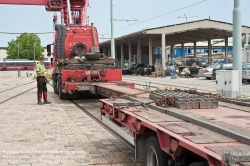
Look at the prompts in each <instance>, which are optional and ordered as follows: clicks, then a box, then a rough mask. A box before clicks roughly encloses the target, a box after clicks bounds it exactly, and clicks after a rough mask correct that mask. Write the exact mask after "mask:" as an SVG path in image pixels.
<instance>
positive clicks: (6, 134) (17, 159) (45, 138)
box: [0, 72, 139, 166]
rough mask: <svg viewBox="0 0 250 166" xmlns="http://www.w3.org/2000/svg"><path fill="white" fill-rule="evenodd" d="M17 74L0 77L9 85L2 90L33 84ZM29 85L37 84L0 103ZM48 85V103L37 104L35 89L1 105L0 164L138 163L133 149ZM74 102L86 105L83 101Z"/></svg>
mask: <svg viewBox="0 0 250 166" xmlns="http://www.w3.org/2000/svg"><path fill="white" fill-rule="evenodd" d="M4 74H5V75H4ZM16 75H17V73H16V72H3V73H1V75H0V84H1V82H2V81H1V78H4V77H6V76H8V77H9V78H8V79H12V81H9V82H8V84H9V85H6V86H2V84H1V86H0V92H1V91H3V90H6V89H8V88H11V87H15V86H16V85H17V83H18V84H19V85H21V84H25V83H28V82H31V81H34V80H32V78H31V77H26V76H25V77H23V76H22V77H21V78H20V77H19V78H18V77H16ZM32 87H36V82H35V81H34V82H33V83H31V84H28V85H25V86H21V87H18V88H16V89H15V90H11V91H8V92H6V93H5V92H3V93H1V95H0V102H1V101H4V100H6V99H8V98H10V97H12V96H14V95H17V94H19V93H21V92H23V91H25V90H28V89H30V88H32ZM47 87H48V99H49V100H50V101H51V102H52V104H48V105H37V89H36V88H35V89H32V90H30V91H28V92H27V93H24V94H22V95H21V96H19V97H16V98H14V99H12V100H9V101H7V102H5V103H2V104H1V112H0V120H1V123H0V149H1V151H0V160H1V161H5V162H0V165H1V166H5V165H18V166H45V165H48V166H53V165H57V166H58V165H62V166H66V165H67V166H76V165H81V166H85V165H86V166H87V165H88V166H89V165H98V166H111V165H114V164H116V165H117V164H120V165H127V164H131V165H138V164H137V163H139V162H134V161H133V158H132V156H133V155H134V152H133V151H131V150H129V149H128V148H127V147H126V146H125V145H123V143H121V142H120V141H119V140H117V139H116V138H115V137H114V136H113V135H112V134H110V133H109V132H108V131H106V130H105V129H104V128H103V127H102V126H100V125H99V124H97V123H96V122H95V121H93V120H92V119H91V118H90V117H89V116H88V115H86V114H85V113H83V112H82V111H81V110H80V109H79V108H77V107H76V106H74V105H73V104H72V103H71V102H70V101H65V100H64V101H62V100H59V99H58V96H57V95H56V94H54V92H53V89H52V87H51V86H50V85H48V86H47ZM77 102H80V104H86V103H88V101H87V100H77ZM89 103H90V104H88V105H87V106H88V107H87V108H88V109H93V110H91V111H90V112H91V113H93V115H94V116H96V117H98V118H99V117H100V112H99V103H98V100H96V99H91V100H89ZM91 104H92V106H91ZM124 161H126V162H124Z"/></svg>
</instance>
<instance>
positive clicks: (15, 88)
mask: <svg viewBox="0 0 250 166" xmlns="http://www.w3.org/2000/svg"><path fill="white" fill-rule="evenodd" d="M34 82H35V81H31V82H28V83H25V84H22V85H18V86H15V87H13V88H9V89H6V90H3V91H0V93H3V92H6V91H9V90H12V89H16V88H18V87H21V86H24V85H28V84H31V83H34Z"/></svg>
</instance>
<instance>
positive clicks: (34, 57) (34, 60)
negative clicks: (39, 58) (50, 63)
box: [34, 42, 36, 69]
mask: <svg viewBox="0 0 250 166" xmlns="http://www.w3.org/2000/svg"><path fill="white" fill-rule="evenodd" d="M35 57H36V48H35V42H34V69H35V66H36V58H35Z"/></svg>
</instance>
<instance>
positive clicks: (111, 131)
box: [48, 83, 135, 151]
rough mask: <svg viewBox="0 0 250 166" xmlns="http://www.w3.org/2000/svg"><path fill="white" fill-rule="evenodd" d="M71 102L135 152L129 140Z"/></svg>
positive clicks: (73, 102)
mask: <svg viewBox="0 0 250 166" xmlns="http://www.w3.org/2000/svg"><path fill="white" fill-rule="evenodd" d="M48 85H50V86H51V87H53V86H52V84H51V83H48ZM70 101H71V102H72V104H74V105H75V106H76V107H77V108H79V109H80V110H81V111H82V112H84V113H85V114H87V115H88V116H89V117H90V118H91V119H93V120H94V121H95V122H97V123H98V124H99V125H101V126H102V127H103V128H104V129H106V130H107V131H108V132H110V133H111V134H112V135H113V136H114V137H116V138H117V139H118V140H120V141H121V142H122V143H123V144H125V145H126V146H127V147H128V148H129V149H131V150H133V151H135V147H134V146H133V145H132V144H130V143H129V142H128V141H127V140H125V139H124V138H123V137H121V136H120V135H119V134H117V133H116V132H114V131H113V130H112V129H111V128H109V127H108V126H106V125H105V124H104V123H103V122H102V121H101V120H100V119H98V118H97V117H95V116H94V115H93V114H91V113H90V112H89V111H88V110H87V109H85V108H84V107H82V106H81V105H79V104H78V103H77V102H75V101H74V100H70Z"/></svg>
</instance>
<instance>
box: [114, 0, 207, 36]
mask: <svg viewBox="0 0 250 166" xmlns="http://www.w3.org/2000/svg"><path fill="white" fill-rule="evenodd" d="M205 1H206V0H202V1H199V2H196V3H193V4H191V5H188V6H185V7H182V8H180V9H176V10H174V11H171V12H168V13H165V14H162V15H159V16H156V17H152V18H149V19H146V20H143V21H140V22H136V23H133V24H130V25H128V26H126V27H124V28H122V29H121V30H119V31H117V32H115V34H116V33H118V32H121V31H123V30H124V29H126V28H128V27H129V26H132V25H136V24H140V23H143V22H147V21H150V20H153V19H156V18H159V17H162V16H165V15H168V14H172V13H175V12H177V11H180V10H183V9H186V8H189V7H192V6H195V5H198V4H200V3H202V2H205Z"/></svg>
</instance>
